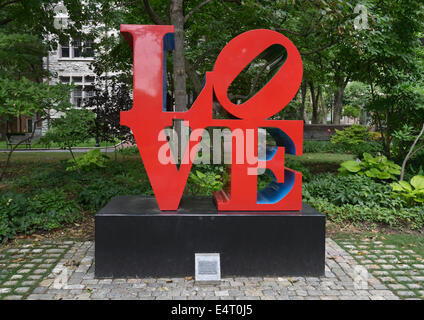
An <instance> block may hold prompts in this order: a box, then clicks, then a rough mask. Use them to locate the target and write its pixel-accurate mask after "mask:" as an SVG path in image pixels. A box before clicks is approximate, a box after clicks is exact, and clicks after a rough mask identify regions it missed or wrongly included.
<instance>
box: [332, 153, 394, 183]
mask: <svg viewBox="0 0 424 320" xmlns="http://www.w3.org/2000/svg"><path fill="white" fill-rule="evenodd" d="M339 172H340V174H341V175H346V174H358V175H366V176H368V177H370V178H374V179H380V180H387V179H395V178H396V177H395V176H396V175H400V172H401V167H400V166H398V165H397V164H396V163H394V162H393V161H390V160H387V157H386V156H376V157H372V156H371V155H370V154H369V153H366V152H364V155H363V159H362V160H361V161H355V160H349V161H345V162H343V163H342V164H341V167H340V168H339Z"/></svg>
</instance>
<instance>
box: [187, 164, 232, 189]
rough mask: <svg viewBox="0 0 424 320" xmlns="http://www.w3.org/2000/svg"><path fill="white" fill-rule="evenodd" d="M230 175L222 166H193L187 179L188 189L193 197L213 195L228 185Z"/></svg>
mask: <svg viewBox="0 0 424 320" xmlns="http://www.w3.org/2000/svg"><path fill="white" fill-rule="evenodd" d="M228 179H229V175H228V173H227V170H226V168H224V166H222V165H207V164H197V165H193V167H192V169H191V172H190V175H189V176H188V179H187V188H188V191H189V192H190V194H193V195H212V193H213V192H214V191H218V190H221V189H222V188H223V186H224V185H226V184H227V182H228Z"/></svg>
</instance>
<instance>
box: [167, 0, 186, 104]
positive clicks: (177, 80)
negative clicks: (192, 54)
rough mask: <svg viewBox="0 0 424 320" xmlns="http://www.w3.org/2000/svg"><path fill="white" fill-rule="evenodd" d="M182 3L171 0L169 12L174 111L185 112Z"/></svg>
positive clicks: (181, 1)
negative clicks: (171, 38) (171, 40)
mask: <svg viewBox="0 0 424 320" xmlns="http://www.w3.org/2000/svg"><path fill="white" fill-rule="evenodd" d="M183 2H184V1H183V0H172V2H171V10H170V14H171V23H172V24H173V25H174V29H175V35H174V37H175V50H174V52H173V60H174V61H173V62H174V63H173V64H174V65H173V67H174V69H173V71H174V99H175V111H186V107H187V91H186V68H185V58H184V12H183Z"/></svg>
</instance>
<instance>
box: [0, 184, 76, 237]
mask: <svg viewBox="0 0 424 320" xmlns="http://www.w3.org/2000/svg"><path fill="white" fill-rule="evenodd" d="M39 190H40V189H39ZM80 217H81V214H80V208H79V206H78V205H77V204H76V202H75V201H74V200H69V199H68V198H67V195H66V193H64V192H63V190H60V189H51V190H42V191H40V192H39V193H36V194H35V195H24V194H21V193H11V192H6V193H4V194H2V195H0V241H2V240H3V239H11V238H13V237H14V236H15V235H16V234H17V233H18V232H23V233H25V234H29V233H32V232H34V231H36V230H52V229H55V228H58V227H60V226H62V225H63V224H64V223H70V222H73V221H75V220H77V219H79V218H80Z"/></svg>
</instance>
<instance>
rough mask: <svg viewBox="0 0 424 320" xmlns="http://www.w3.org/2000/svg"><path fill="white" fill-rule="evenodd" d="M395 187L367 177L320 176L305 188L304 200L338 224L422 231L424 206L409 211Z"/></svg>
mask: <svg viewBox="0 0 424 320" xmlns="http://www.w3.org/2000/svg"><path fill="white" fill-rule="evenodd" d="M391 195H392V190H391V187H390V186H389V185H387V184H381V183H377V182H375V181H374V180H372V179H371V178H369V177H367V176H364V175H362V176H359V175H351V176H335V175H331V174H327V175H317V176H314V177H313V178H312V180H311V181H310V182H308V183H305V184H304V186H303V197H304V200H305V201H306V202H307V203H308V204H309V205H311V206H313V207H314V208H316V209H317V210H319V211H321V212H323V213H325V214H326V215H327V217H328V219H329V220H331V221H333V222H336V223H353V224H355V225H360V224H362V223H364V222H366V223H373V224H376V223H383V224H387V225H390V226H391V227H394V228H403V227H409V228H411V229H422V228H423V226H424V207H423V206H415V207H411V208H405V207H404V204H405V202H404V201H403V200H402V199H400V198H398V197H392V196H391Z"/></svg>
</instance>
